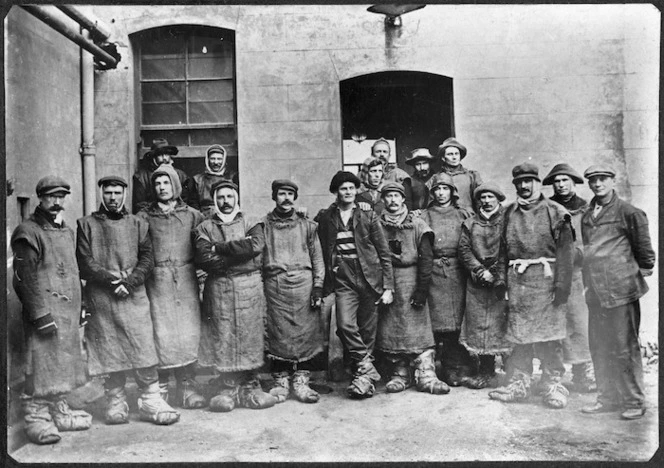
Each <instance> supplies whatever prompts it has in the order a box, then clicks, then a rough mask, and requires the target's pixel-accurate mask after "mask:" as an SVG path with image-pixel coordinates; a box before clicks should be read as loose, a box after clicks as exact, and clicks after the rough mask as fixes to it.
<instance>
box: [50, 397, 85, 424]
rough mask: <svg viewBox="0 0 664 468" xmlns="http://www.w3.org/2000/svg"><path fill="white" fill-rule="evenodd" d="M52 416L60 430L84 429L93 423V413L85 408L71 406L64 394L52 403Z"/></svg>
mask: <svg viewBox="0 0 664 468" xmlns="http://www.w3.org/2000/svg"><path fill="white" fill-rule="evenodd" d="M51 416H52V417H53V422H54V423H55V426H56V427H57V428H58V430H59V431H62V432H65V431H84V430H86V429H90V426H91V425H92V415H91V414H90V413H87V412H86V411H83V410H73V409H71V408H70V407H69V404H68V403H67V399H66V397H65V396H64V395H62V396H60V397H59V398H57V399H56V400H55V402H54V403H53V404H52V405H51Z"/></svg>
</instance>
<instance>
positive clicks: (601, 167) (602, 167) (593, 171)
mask: <svg viewBox="0 0 664 468" xmlns="http://www.w3.org/2000/svg"><path fill="white" fill-rule="evenodd" d="M600 175H603V176H607V177H615V176H616V171H615V170H614V169H613V168H612V167H611V166H607V165H606V164H595V165H593V166H590V167H589V168H588V169H586V171H585V172H584V173H583V177H585V178H586V179H590V178H591V177H595V176H600Z"/></svg>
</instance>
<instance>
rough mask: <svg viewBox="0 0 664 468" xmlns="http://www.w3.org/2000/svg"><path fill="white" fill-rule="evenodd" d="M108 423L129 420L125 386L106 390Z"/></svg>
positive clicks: (121, 422) (106, 416) (122, 422)
mask: <svg viewBox="0 0 664 468" xmlns="http://www.w3.org/2000/svg"><path fill="white" fill-rule="evenodd" d="M104 419H105V420H106V424H126V423H128V422H129V405H128V404H127V392H125V389H124V387H116V388H112V389H110V390H108V389H107V390H106V414H105V415H104Z"/></svg>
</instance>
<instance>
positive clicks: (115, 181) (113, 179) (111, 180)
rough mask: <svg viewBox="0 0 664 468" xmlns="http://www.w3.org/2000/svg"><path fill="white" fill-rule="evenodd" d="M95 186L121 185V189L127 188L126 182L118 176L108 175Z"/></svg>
mask: <svg viewBox="0 0 664 468" xmlns="http://www.w3.org/2000/svg"><path fill="white" fill-rule="evenodd" d="M97 185H99V186H100V187H106V186H107V185H121V186H122V187H127V181H126V180H124V179H123V178H122V177H120V176H115V175H110V176H106V177H102V178H101V179H99V181H97Z"/></svg>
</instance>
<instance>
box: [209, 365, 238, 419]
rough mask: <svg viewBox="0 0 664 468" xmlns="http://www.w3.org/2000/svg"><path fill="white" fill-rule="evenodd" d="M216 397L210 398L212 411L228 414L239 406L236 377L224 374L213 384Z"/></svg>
mask: <svg viewBox="0 0 664 468" xmlns="http://www.w3.org/2000/svg"><path fill="white" fill-rule="evenodd" d="M213 386H214V387H216V388H215V391H216V395H215V396H213V397H212V398H210V405H209V408H210V411H214V412H217V413H228V412H229V411H233V409H234V408H235V406H236V405H237V397H238V390H239V386H238V383H237V378H236V376H235V375H231V374H222V375H220V376H219V377H218V378H217V379H215V382H214V383H213Z"/></svg>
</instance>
